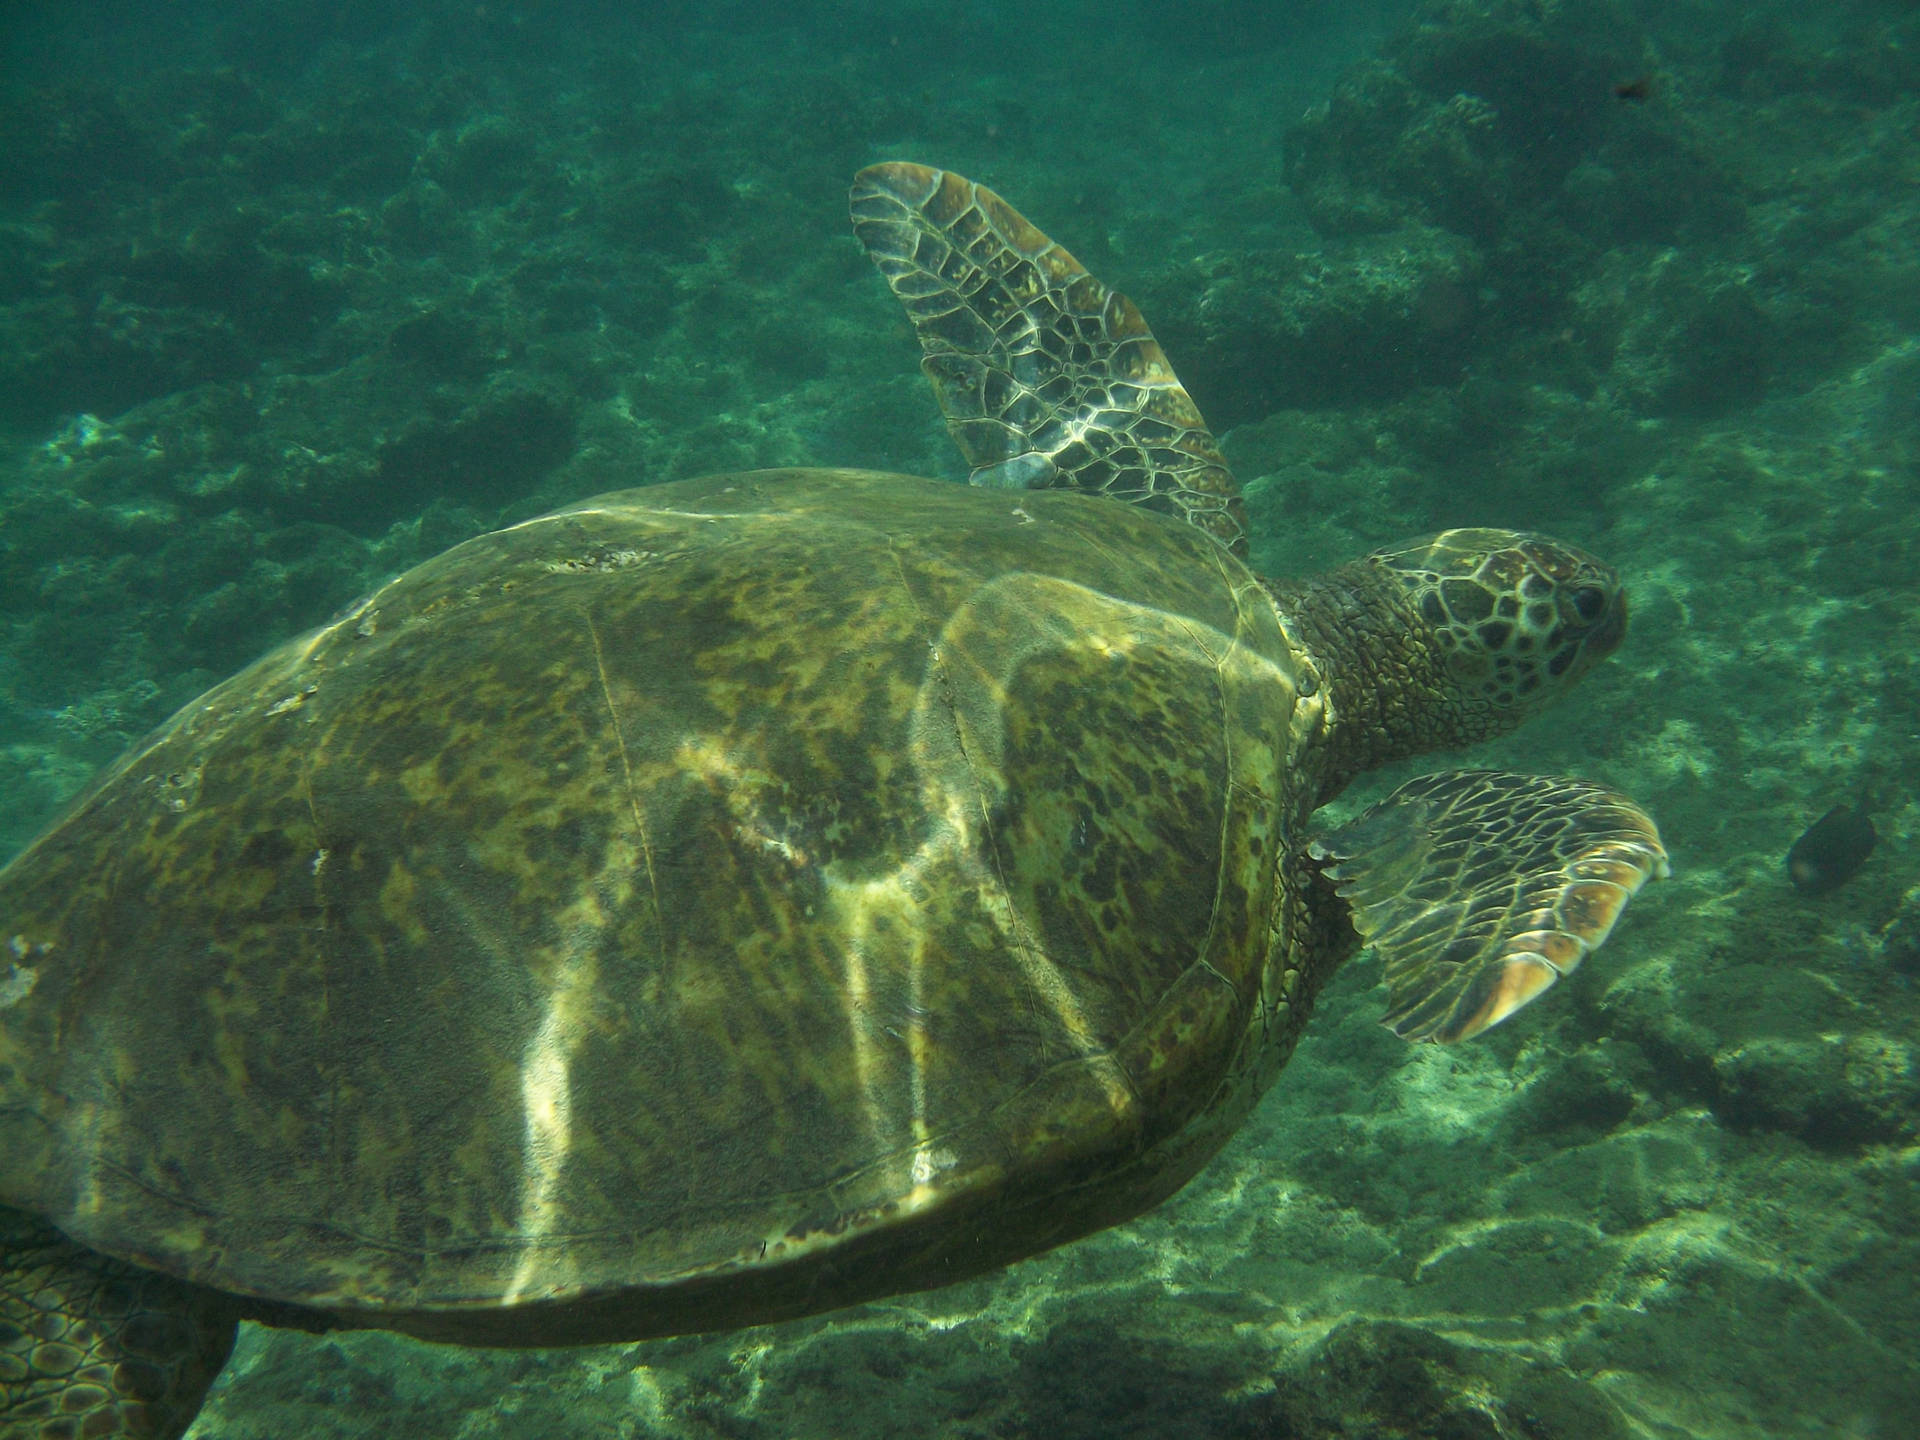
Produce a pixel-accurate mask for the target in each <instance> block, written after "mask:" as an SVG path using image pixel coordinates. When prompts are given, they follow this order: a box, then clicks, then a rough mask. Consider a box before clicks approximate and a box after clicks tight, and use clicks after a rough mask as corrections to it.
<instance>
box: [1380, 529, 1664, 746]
mask: <svg viewBox="0 0 1920 1440" xmlns="http://www.w3.org/2000/svg"><path fill="white" fill-rule="evenodd" d="M1371 558H1372V559H1373V560H1374V561H1375V562H1376V563H1378V564H1381V565H1384V566H1386V567H1387V568H1388V569H1389V570H1391V571H1393V572H1394V574H1395V575H1396V576H1397V577H1398V578H1399V581H1400V583H1401V585H1402V586H1403V587H1405V589H1406V590H1407V592H1408V596H1409V598H1410V599H1411V600H1412V601H1413V604H1414V606H1415V607H1416V608H1417V609H1418V610H1419V612H1420V614H1421V615H1422V616H1423V617H1424V618H1425V619H1426V621H1427V622H1428V624H1430V625H1431V626H1432V627H1433V633H1434V637H1435V639H1436V641H1437V643H1438V645H1439V647H1440V652H1441V655H1442V657H1443V658H1444V660H1445V662H1446V665H1447V669H1448V671H1449V673H1450V674H1451V675H1452V676H1453V678H1454V680H1455V681H1456V683H1458V684H1459V686H1460V689H1461V693H1462V697H1463V698H1464V699H1467V700H1468V701H1470V702H1478V703H1480V704H1484V705H1488V706H1492V707H1495V708H1498V709H1519V708H1532V707H1533V706H1535V705H1537V704H1540V703H1542V702H1544V701H1546V700H1547V699H1549V698H1551V697H1553V696H1556V695H1558V694H1560V693H1562V692H1564V691H1565V690H1566V689H1567V688H1568V687H1569V686H1570V685H1571V684H1572V683H1573V682H1574V681H1576V680H1578V679H1579V678H1580V677H1581V676H1582V675H1584V674H1586V672H1587V671H1588V670H1590V669H1591V668H1592V667H1593V666H1594V665H1595V664H1596V663H1598V662H1599V661H1601V660H1603V659H1605V658H1606V657H1607V656H1608V655H1610V654H1612V653H1613V651H1614V650H1615V649H1617V648H1618V646H1619V644H1620V641H1621V639H1622V638H1623V637H1624V636H1625V635H1626V631H1627V597H1626V591H1625V590H1624V589H1623V588H1622V586H1621V583H1620V577H1619V575H1618V574H1616V573H1615V572H1614V570H1613V569H1612V567H1610V566H1608V565H1606V564H1604V563H1603V562H1601V561H1599V560H1596V559H1594V558H1593V557H1592V556H1591V555H1588V554H1586V553H1585V552H1584V551H1580V550H1576V549H1574V548H1573V547H1572V546H1571V545H1565V544H1562V543H1561V542H1559V541H1557V540H1549V539H1547V538H1546V537H1545V536H1542V535H1533V534H1529V533H1526V532H1524V531H1519V530H1489V529H1464V530H1445V531H1442V532H1441V533H1440V534H1438V535H1432V536H1428V537H1427V538H1425V539H1422V540H1416V541H1414V542H1413V543H1411V544H1409V545H1406V546H1403V547H1401V548H1399V549H1394V550H1381V551H1376V552H1375V553H1374V555H1373V556H1372V557H1371Z"/></svg>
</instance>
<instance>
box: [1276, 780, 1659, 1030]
mask: <svg viewBox="0 0 1920 1440" xmlns="http://www.w3.org/2000/svg"><path fill="white" fill-rule="evenodd" d="M1312 853H1313V856H1314V858H1315V859H1317V860H1320V861H1322V862H1323V863H1324V864H1325V866H1326V870H1325V873H1326V874H1327V876H1328V877H1329V878H1330V879H1331V880H1332V881H1333V884H1334V888H1335V889H1336V890H1337V891H1338V892H1339V893H1340V895H1341V896H1342V897H1343V898H1344V899H1345V900H1346V901H1347V903H1348V904H1349V905H1351V906H1352V907H1353V925H1354V929H1356V930H1357V931H1359V933H1360V936H1361V938H1362V939H1364V940H1365V941H1366V942H1367V943H1368V944H1369V945H1371V946H1373V947H1374V949H1376V950H1377V951H1378V952H1379V954H1380V958H1381V961H1382V962H1383V964H1384V966H1385V969H1386V978H1387V995H1388V1003H1387V1013H1386V1016H1385V1019H1384V1023H1385V1024H1386V1026H1387V1028H1388V1029H1390V1030H1392V1031H1393V1033H1394V1034H1396V1035H1398V1036H1400V1037H1401V1038H1402V1039H1406V1040H1443V1041H1447V1040H1464V1039H1466V1038H1467V1037H1469V1036H1472V1035H1477V1034H1479V1033H1480V1032H1481V1031H1482V1030H1485V1029H1487V1028H1488V1027H1489V1026H1493V1025H1497V1024H1499V1023H1500V1022H1501V1021H1502V1020H1504V1019H1506V1018H1507V1016H1509V1015H1511V1014H1512V1013H1513V1012H1514V1011H1516V1010H1518V1009H1519V1008H1520V1007H1521V1006H1522V1005H1525V1004H1526V1003H1527V1002H1528V1001H1529V1000H1531V999H1533V998H1534V996H1536V995H1538V994H1539V993H1540V992H1541V991H1542V990H1545V989H1546V988H1547V987H1548V986H1549V985H1551V984H1553V982H1554V981H1556V980H1558V979H1559V978H1560V977H1561V976H1562V975H1566V974H1568V973H1570V972H1571V971H1572V970H1573V969H1574V968H1575V967H1576V966H1578V965H1579V963H1580V962H1581V961H1582V960H1584V959H1585V958H1586V957H1587V955H1588V954H1589V953H1590V952H1592V951H1594V950H1597V949H1598V948H1599V947H1600V944H1601V942H1603V941H1604V940H1605V939H1606V938H1607V933H1608V932H1609V931H1610V930H1612V929H1613V922H1614V921H1615V920H1617V919H1618V918H1619V917H1620V912H1621V911H1622V910H1623V909H1625V908H1626V904H1627V901H1628V900H1630V899H1631V898H1632V897H1633V893H1634V892H1635V891H1636V890H1638V889H1639V888H1640V887H1641V886H1642V885H1643V884H1645V883H1646V881H1647V880H1648V878H1649V877H1663V876H1665V875H1666V873H1667V852H1666V849H1665V847H1663V846H1662V845H1661V843H1660V832H1659V831H1658V829H1656V828H1655V826H1654V823H1653V821H1652V820H1651V819H1649V818H1648V816H1647V815H1646V813H1645V812H1644V811H1642V810H1641V809H1640V808H1639V806H1637V805H1635V804H1634V803H1633V802H1632V801H1631V800H1628V799H1627V798H1626V797H1625V796H1622V795H1617V794H1615V793H1614V792H1613V791H1611V790H1605V789H1602V788H1601V787H1600V786H1598V785H1589V784H1587V783H1586V782H1584V781H1580V780H1558V779H1549V778H1545V777H1542V776H1536V775H1508V774H1504V773H1501V772H1499V771H1495V770H1456V771H1450V772H1447V773H1444V774H1439V775H1423V776H1421V777H1420V778H1419V779H1417V780H1412V781H1409V782H1408V783H1407V784H1405V785H1402V786H1401V787H1400V788H1399V789H1398V790H1396V791H1394V792H1393V794H1392V795H1390V796H1388V797H1387V798H1386V799H1385V800H1383V801H1381V802H1380V803H1379V804H1378V805H1375V806H1374V807H1373V808H1372V809H1370V810H1368V811H1367V812H1366V813H1365V814H1363V815H1361V816H1360V817H1359V818H1358V819H1356V820H1353V821H1351V822H1350V823H1348V824H1346V825H1343V826H1341V827H1340V828H1339V829H1338V830H1336V831H1334V832H1333V833H1332V834H1331V835H1329V836H1327V837H1326V838H1325V839H1324V840H1320V841H1316V842H1315V843H1314V845H1313V846H1312Z"/></svg>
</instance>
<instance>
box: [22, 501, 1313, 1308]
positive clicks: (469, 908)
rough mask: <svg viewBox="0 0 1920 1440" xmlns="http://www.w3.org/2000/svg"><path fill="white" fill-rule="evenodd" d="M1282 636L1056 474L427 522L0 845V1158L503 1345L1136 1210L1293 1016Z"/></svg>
mask: <svg viewBox="0 0 1920 1440" xmlns="http://www.w3.org/2000/svg"><path fill="white" fill-rule="evenodd" d="M1306 673H1307V672H1306V669H1305V662H1304V661H1303V660H1302V659H1301V658H1299V657H1298V655H1297V654H1296V652H1295V650H1294V648H1293V647H1292V646H1291V645H1290V644H1289V641H1288V639H1287V637H1286V634H1285V633H1284V631H1283V628H1282V626H1281V623H1280V620H1279V618H1278V615H1277V613H1276V610H1275V606H1274V604H1273V602H1272V601H1271V599H1270V598H1269V597H1268V596H1267V594H1266V593H1265V592H1264V591H1263V590H1262V588H1261V587H1260V585H1259V584H1258V583H1257V582H1256V581H1255V580H1254V578H1253V577H1252V576H1251V574H1250V573H1249V572H1248V571H1247V570H1246V569H1245V568H1244V567H1243V566H1242V565H1241V564H1240V563H1239V561H1237V560H1236V559H1234V558H1233V557H1232V556H1231V555H1229V554H1228V553H1227V551H1226V550H1225V549H1224V548H1223V547H1221V546H1220V545H1218V544H1217V543H1216V542H1214V541H1213V540H1211V539H1210V538H1208V537H1207V536H1206V535H1204V534H1202V533H1201V532H1199V531H1198V530H1195V529H1193V528H1192V527H1189V526H1185V525H1182V524H1180V523H1178V522H1176V521H1174V520H1170V519H1168V518H1166V517H1163V516H1159V515H1155V514H1151V513H1147V512H1145V511H1142V510H1138V509H1134V508H1131V507H1127V506H1123V505H1119V504H1116V503H1114V502H1112V501H1108V500H1098V499H1091V498H1088V497H1085V496H1081V495H1077V494H1071V493H1035V494H1018V493H1009V492H1005V491H997V492H996V491H986V490H978V489H969V488H966V487H962V486H956V485H952V484H946V483H940V482H935V481H927V480H918V479H912V478H909V477H905V476H893V475H877V474H870V473H863V472H855V471H798V472H763V473H757V474H749V475H733V476H717V477H712V478H708V479H704V480H698V481H690V482H684V483H677V484H669V485H661V486H656V487H650V488H646V489H641V490H632V491H625V492H621V493H618V494H613V495H607V496H602V497H599V498H597V499H593V500H589V501H586V502H584V503H582V504H579V505H576V506H574V507H571V508H569V509H567V510H563V511H560V512H558V513H556V514H553V515H550V516H546V517H543V518H541V519H538V520H533V521H529V522H527V523H525V524H521V525H517V526H514V527H512V528H510V529H506V530H502V531H499V532H496V533H494V534H490V535H485V536H482V537H480V538H478V539H475V540H472V541H469V542H467V543H466V544H463V545H460V546H458V547H456V548H455V549H453V550H451V551H449V552H447V553H446V554H444V555H442V556H440V557H438V558H437V559H435V560H432V561H430V562H428V563H426V564H424V565H421V566H420V567H418V568H417V569H415V570H413V571H411V572H409V573H407V574H406V575H404V576H402V577H400V578H399V579H397V580H395V581H393V582H392V583H391V584H389V585H387V586H386V587H385V588H384V589H382V590H380V591H379V592H378V593H376V594H375V595H374V596H373V597H372V598H371V599H369V600H367V601H365V602H364V603H362V604H360V605H359V606H357V607H356V608H355V609H353V610H352V611H351V612H349V613H348V614H346V615H345V616H344V617H343V618H341V619H339V620H337V621H336V622H335V623H333V624H331V625H329V626H327V627H326V628H324V629H322V630H319V631H317V632H315V633H313V634H311V635H308V636H306V637H304V638H302V639H299V640H297V641H293V642H291V643H289V644H287V645H284V646H282V647H281V648H280V649H278V650H276V651H274V652H273V653H272V654H270V655H268V656H267V657H266V658H264V659H262V660H261V661H259V662H258V663H256V664H255V665H253V666H252V667H250V668H249V669H247V670H245V671H243V672H242V673H241V674H239V675H237V676H235V677H234V678H233V679H231V680H229V681H227V682H226V683H225V684H223V685H221V686H219V687H218V688H216V689H214V690H213V691H211V692H209V693H208V694H207V695H205V696H203V697H202V698H201V699H199V700H197V701H195V702H194V703H193V704H191V705H189V706H187V707H186V708H185V709H184V710H182V711H181V712H180V713H179V714H178V715H176V716H175V717H174V718H173V719H172V720H171V721H169V722H168V723H167V724H166V725H165V726H163V727H162V728H161V729H160V730H159V731H158V732H156V733H155V734H154V735H153V736H151V737H149V738H148V739H147V740H145V741H144V742H143V743H141V744H140V745H139V746H137V747H136V748H135V749H134V750H133V751H132V752H130V754H129V755H128V756H126V757H125V758H123V759H122V760H121V761H120V762H119V763H118V764H117V765H116V766H115V767H114V768H113V769H112V770H111V771H110V772H109V773H108V774H107V775H106V776H105V777H104V778H103V779H102V780H101V781H100V782H98V783H97V784H96V785H95V786H94V788H93V789H91V790H90V791H89V792H88V793H87V794H86V795H84V796H83V797H82V798H81V799H80V800H79V801H78V802H77V804H76V805H75V806H74V808H73V809H72V810H71V811H70V812H69V813H68V814H67V815H66V816H65V818H64V819H63V820H61V822H60V823H58V824H57V825H56V826H55V827H54V828H53V829H52V830H50V831H49V832H48V833H47V834H46V835H45V836H44V837H43V838H42V839H41V840H40V841H39V842H37V843H36V844H35V845H34V846H33V847H32V848H31V849H30V850H29V851H27V852H26V853H24V854H23V855H22V856H21V857H20V858H19V859H18V860H16V861H15V862H14V864H13V865H11V866H10V867H9V868H8V869H7V870H6V871H5V872H4V873H3V874H0V941H4V943H5V944H6V945H7V946H8V947H9V948H8V950H7V951H6V952H5V953H3V954H0V963H4V965H5V966H6V969H5V970H4V972H0V1157H4V1158H3V1159H0V1200H3V1201H4V1202H5V1203H7V1204H11V1205H15V1206H18V1207H21V1208H24V1209H28V1210H31V1211H34V1212H36V1213H39V1214H41V1215H44V1216H46V1217H48V1218H49V1219H50V1220H52V1221H53V1223H55V1224H57V1225H59V1226H60V1227H61V1228H62V1229H64V1230H66V1231H67V1232H68V1233H69V1234H70V1235H72V1236H74V1237H75V1238H77V1239H79V1240H81V1241H83V1242H84V1243H86V1244H89V1245H92V1246H94V1247H96V1248H98V1249H100V1250H102V1251H105V1252H108V1253H111V1254H114V1255H118V1256H121V1257H124V1258H127V1259H130V1260H133V1261H135V1262H137V1263H141V1264H145V1265H148V1266H152V1267H154V1268H157V1269H161V1270H165V1271H168V1272H170V1273H173V1274H176V1275H179V1276H183V1277H186V1278H188V1279H191V1280H194V1281H197V1282H200V1283H203V1284H206V1285H209V1286H214V1287H218V1288H221V1289H225V1290H229V1291H234V1292H237V1293H241V1294H245V1295H253V1296H259V1297H267V1298H271V1299H274V1300H277V1301H285V1302H292V1303H296V1304H299V1305H305V1306H311V1307H316V1308H319V1309H323V1310H327V1311H330V1312H333V1313H334V1314H335V1315H336V1316H340V1317H343V1318H345V1319H346V1320H347V1323H367V1324H378V1325H381V1326H385V1327H388V1328H394V1329H404V1330H411V1331H413V1332H415V1333H419V1334H425V1335H429V1336H436V1337H441V1338H455V1339H468V1340H480V1341H485V1342H490V1343H516V1342H517V1343H555V1342H560V1341H573V1340H599V1339H613V1338H619V1337H623V1336H624V1337H638V1336H643V1335H648V1334H659V1333H667V1332H671V1331H679V1330H687V1329H698V1328H712V1327H716V1326H723V1325H732V1324H738V1323H747V1322H754V1321H760V1320H768V1319H775V1318H781V1317H784V1316H788V1315H793V1314H798V1313H803V1312H806V1311H811V1310H815V1309H822V1308H826V1307H828V1306H831V1305H836V1304H841V1303H845V1302H847V1301H851V1300H856V1299H860V1298H865V1297H869V1296H873V1295H878V1294H883V1293H890V1292H894V1291H900V1290H907V1289H914V1288H921V1287H925V1286H930V1285H935V1284H940V1283H944V1282H945V1281H948V1280H952V1279H955V1278H959V1277H961V1276H964V1275H967V1274H971V1273H975V1272H977V1271H979V1270H982V1269H984V1268H987V1267H989V1266H993V1265H997V1264H1000V1263H1004V1262H1005V1261H1007V1260H1010V1259H1013V1258H1016V1257H1018V1256H1020V1255H1024V1254H1028V1253H1032V1252H1034V1251H1037V1250H1040V1249H1043V1248H1045V1247H1047V1246H1050V1245H1053V1244H1056V1243H1059V1242H1061V1241H1063V1240H1067V1239H1070V1238H1072V1237H1074V1236H1076V1235H1079V1234H1082V1233H1085V1232H1086V1231H1088V1230H1091V1229H1093V1228H1096V1227H1098V1226H1101V1225H1106V1224H1110V1223H1113V1222H1115V1221H1118V1220H1121V1219H1124V1218H1126V1217H1128V1216H1130V1215H1132V1214H1135V1213H1137V1212H1139V1211H1140V1210H1142V1209H1144V1208H1146V1207H1147V1206H1149V1205H1151V1204H1153V1203H1155V1202H1156V1201H1158V1200H1160V1199H1161V1198H1163V1197H1164V1196H1165V1195H1167V1194H1168V1193H1170V1192H1171V1191H1172V1190H1174V1189H1175V1188H1177V1187H1178V1186H1179V1185H1180V1184H1181V1183H1183V1182H1184V1181H1185V1180H1186V1179H1187V1178H1188V1177H1189V1176H1190V1175H1191V1174H1192V1173H1193V1172H1194V1171H1195V1170H1196V1169H1197V1168H1198V1167H1199V1165H1200V1164H1201V1163H1202V1162H1203V1161H1204V1160H1205V1159H1206V1158H1207V1157H1208V1155H1210V1154H1211V1153H1212V1152H1213V1150H1214V1149H1216V1148H1217V1147H1218V1145H1219V1143H1220V1142H1221V1140H1222V1139H1223V1138H1224V1136H1225V1134H1226V1133H1228V1131H1229V1130H1230V1128H1231V1125H1232V1123H1233V1122H1234V1121H1236V1120H1237V1119H1238V1118H1239V1116H1240V1115H1241V1114H1242V1113H1243V1112H1244V1108H1245V1106H1246V1105H1247V1104H1250V1103H1251V1101H1252V1099H1253V1098H1254V1095H1255V1094H1256V1093H1257V1091H1258V1089H1259V1088H1260V1085H1261V1083H1262V1082H1263V1079H1264V1078H1265V1077H1267V1076H1270V1074H1271V1072H1272V1070H1273V1069H1274V1068H1277V1063H1278V1060H1279V1059H1283V1058H1284V1050H1285V1048H1286V1047H1287V1046H1289V1045H1290V1044H1291V1037H1292V1032H1293V1030H1294V1029H1295V1028H1297V1019H1293V1018H1289V1015H1290V1012H1289V1007H1288V1004H1287V1003H1286V1001H1287V998H1288V996H1287V994H1286V993H1284V986H1287V985H1292V984H1293V983H1294V981H1295V979H1296V977H1295V976H1293V975H1291V974H1288V972H1287V969H1286V967H1287V966H1288V965H1289V964H1290V963H1292V962H1291V961H1290V960H1289V955H1290V952H1291V950H1292V949H1293V947H1296V946H1297V945H1299V944H1300V943H1301V942H1300V936H1299V935H1298V934H1297V933H1296V932H1297V930H1298V927H1299V926H1300V925H1301V924H1304V923H1305V922H1304V921H1302V920H1301V919H1300V917H1299V907H1298V905H1296V904H1289V903H1288V900H1289V896H1288V894H1287V893H1286V892H1287V891H1288V889H1289V884H1290V882H1289V879H1288V875H1289V871H1288V869H1287V862H1286V861H1285V860H1284V858H1283V856H1282V853H1281V846H1282V837H1283V836H1287V835H1292V834H1294V833H1297V828H1298V826H1299V824H1300V823H1301V822H1302V821H1303V820H1304V819H1305V808H1304V807H1305V806H1306V805H1307V804H1308V803H1309V800H1308V797H1307V794H1306V791H1307V787H1306V785H1305V784H1304V782H1303V781H1301V780H1299V778H1298V777H1297V775H1296V774H1295V772H1296V770H1297V769H1298V767H1297V766H1295V765H1294V764H1293V763H1292V760H1293V758H1294V757H1295V755H1296V754H1297V752H1298V748H1299V746H1300V745H1301V744H1302V741H1303V737H1304V736H1306V735H1307V734H1308V733H1310V732H1311V731H1312V729H1313V728H1314V727H1315V726H1316V725H1317V724H1318V723H1319V719H1320V717H1319V714H1318V704H1319V702H1318V701H1317V700H1315V699H1312V698H1303V697H1302V695H1301V693H1300V692H1301V690H1302V689H1305V690H1306V691H1307V692H1308V693H1309V695H1311V693H1312V692H1313V690H1314V689H1315V687H1314V686H1313V685H1312V684H1305V685H1302V683H1301V678H1302V677H1303V676H1304V675H1305V674H1306ZM1283 975H1284V976H1285V977H1286V978H1285V980H1284V981H1283V979H1282V976H1283ZM1300 998H1302V997H1295V1004H1294V1006H1293V1011H1292V1014H1293V1015H1294V1016H1296V1017H1297V1016H1298V1014H1299V1011H1300V1009H1301V1006H1300V1004H1299V1003H1298V1002H1299V999H1300Z"/></svg>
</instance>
